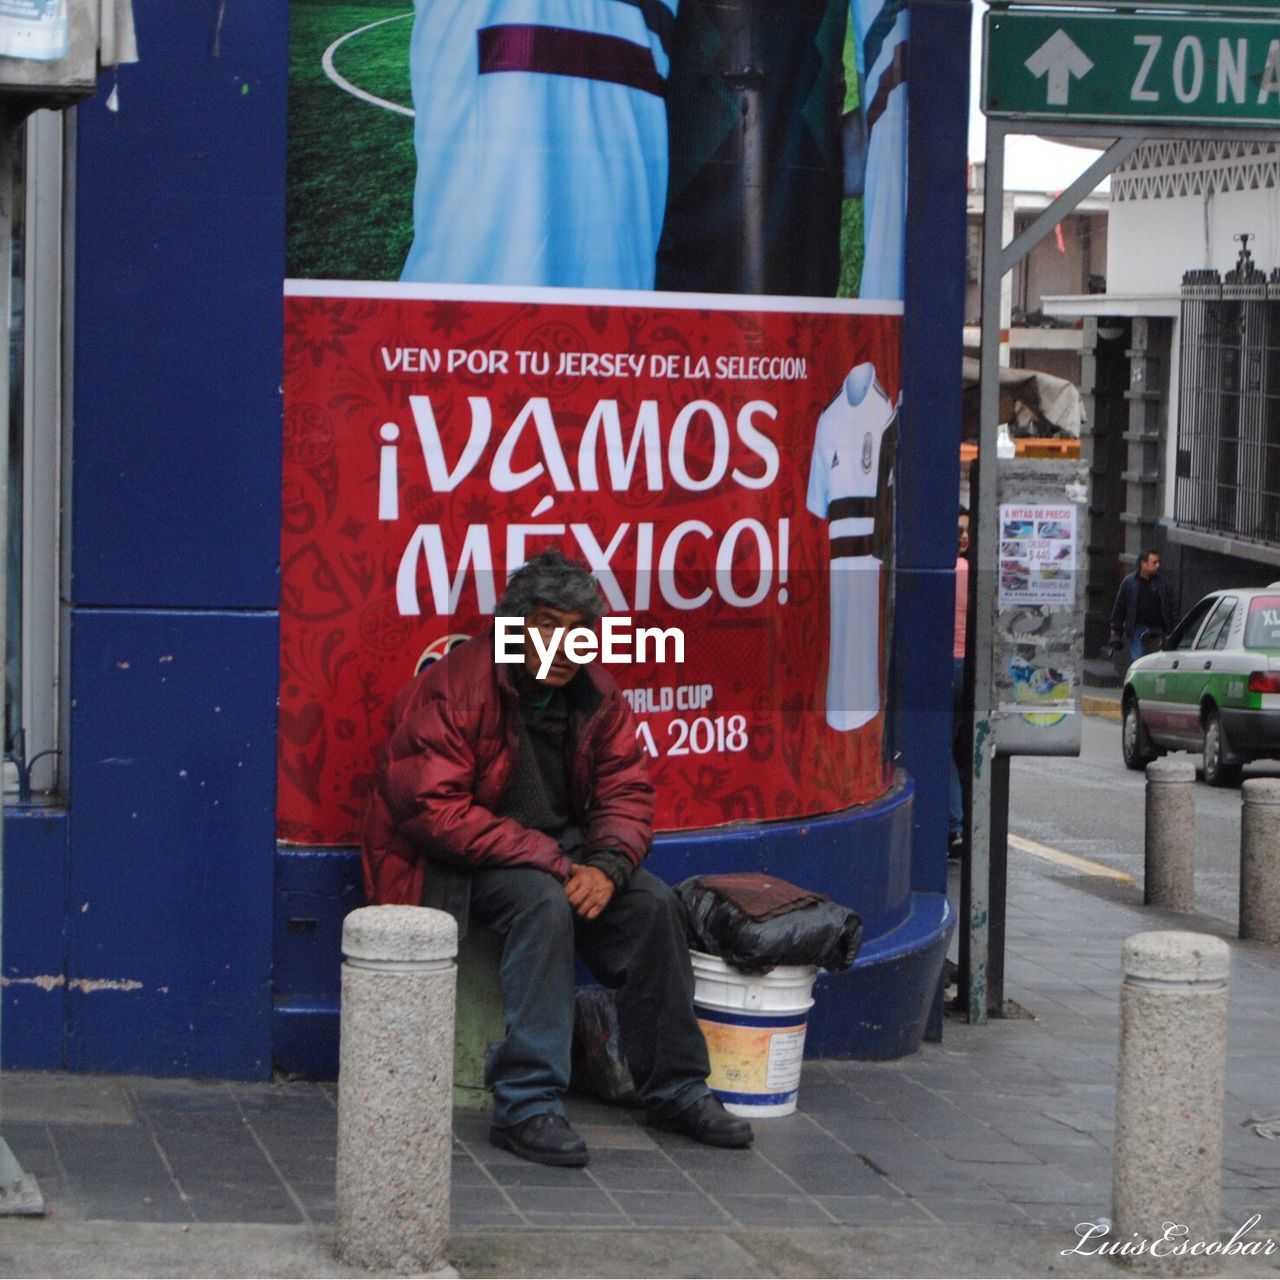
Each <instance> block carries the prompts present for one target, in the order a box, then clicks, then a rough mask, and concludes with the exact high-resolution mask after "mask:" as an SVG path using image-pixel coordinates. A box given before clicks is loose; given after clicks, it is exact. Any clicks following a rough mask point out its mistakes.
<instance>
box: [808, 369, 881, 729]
mask: <svg viewBox="0 0 1280 1280" xmlns="http://www.w3.org/2000/svg"><path fill="white" fill-rule="evenodd" d="M896 418H897V408H896V406H895V405H894V404H893V402H892V401H891V400H890V399H889V396H888V394H887V393H886V391H885V389H884V388H883V387H882V386H881V385H880V382H879V379H877V377H876V370H875V366H874V365H873V364H860V365H857V366H856V367H855V368H854V369H852V370H851V371H850V373H849V375H848V377H846V378H845V380H844V382H843V383H842V384H841V386H840V391H839V393H838V394H837V395H836V398H835V399H834V400H832V402H831V403H830V404H829V405H828V406H827V407H826V409H824V410H823V412H822V415H821V416H820V417H819V419H818V427H817V433H816V437H815V440H814V445H813V459H812V461H811V463H810V466H809V494H808V498H807V501H806V506H807V507H808V508H809V510H810V512H812V514H813V515H815V516H817V517H818V519H820V520H826V521H828V522H829V526H830V527H829V535H830V539H831V631H830V637H829V659H828V667H827V723H828V724H829V725H830V726H831V727H832V728H833V729H838V730H841V731H848V730H852V729H860V728H861V727H862V726H863V725H865V724H867V723H868V722H869V721H871V720H873V719H874V718H875V717H876V715H878V714H879V711H880V575H881V570H882V565H881V563H880V560H879V558H878V557H876V556H875V555H874V554H873V546H874V542H873V539H874V536H875V534H876V532H877V530H876V499H877V497H878V496H880V495H879V486H880V475H881V466H880V453H881V447H882V444H883V441H884V436H885V432H886V431H888V429H889V428H890V427H891V426H892V425H893V423H894V421H895V419H896ZM881 532H882V533H883V532H884V531H883V530H881Z"/></svg>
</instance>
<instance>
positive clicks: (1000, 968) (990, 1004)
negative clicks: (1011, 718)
mask: <svg viewBox="0 0 1280 1280" xmlns="http://www.w3.org/2000/svg"><path fill="white" fill-rule="evenodd" d="M1011 763H1012V761H1011V759H1010V757H1009V756H1002V755H997V756H995V757H993V759H992V761H991V881H990V887H991V891H990V895H989V901H990V904H991V906H990V910H989V912H988V925H987V1013H988V1014H989V1015H990V1016H991V1017H993V1018H1000V1017H1003V1016H1004V928H1005V903H1006V901H1007V899H1008V896H1009V895H1008V889H1009V765H1010V764H1011Z"/></svg>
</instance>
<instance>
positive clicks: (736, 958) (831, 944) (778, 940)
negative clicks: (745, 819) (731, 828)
mask: <svg viewBox="0 0 1280 1280" xmlns="http://www.w3.org/2000/svg"><path fill="white" fill-rule="evenodd" d="M762 891H763V892H762ZM675 892H676V896H677V897H678V898H679V899H680V901H681V902H682V903H683V904H684V908H685V913H686V921H687V927H686V932H687V934H688V938H689V945H690V947H692V948H693V949H694V950H695V951H705V952H707V953H708V954H710V955H713V956H718V957H719V958H720V959H721V960H723V961H724V962H725V963H726V964H730V965H732V966H733V967H734V968H735V969H738V970H740V971H741V972H742V973H757V974H758V973H768V972H769V970H770V969H772V968H773V967H774V966H775V965H780V964H812V965H817V967H818V968H819V969H828V970H830V971H831V972H833V973H838V972H839V971H841V970H842V969H847V968H848V967H849V966H850V965H851V964H852V963H853V961H854V958H855V957H856V956H857V954H858V948H859V947H860V946H861V945H862V921H861V919H859V917H858V913H857V912H856V911H854V910H853V909H852V908H850V907H842V906H841V905H840V904H839V903H838V902H832V901H831V899H830V898H828V897H827V896H826V895H825V894H821V893H811V892H809V891H807V890H804V889H799V888H797V887H796V886H795V885H791V884H788V883H787V882H786V881H785V880H779V879H777V878H776V877H773V876H768V877H765V876H761V875H758V874H751V873H746V874H743V875H718V876H694V877H692V878H691V879H689V880H684V881H682V882H681V883H680V884H678V885H676V887H675ZM770 895H772V898H773V900H774V901H776V902H783V903H785V902H786V900H787V899H791V900H793V905H781V906H775V907H773V908H771V909H767V910H766V913H765V917H764V918H759V917H760V916H761V911H760V910H756V911H755V912H754V914H752V913H749V912H748V911H747V910H744V909H743V907H742V906H741V905H740V903H741V902H743V901H748V902H755V903H765V902H768V901H769V899H770Z"/></svg>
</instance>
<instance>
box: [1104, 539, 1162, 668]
mask: <svg viewBox="0 0 1280 1280" xmlns="http://www.w3.org/2000/svg"><path fill="white" fill-rule="evenodd" d="M1177 621H1178V606H1177V602H1176V601H1175V599H1174V595H1173V586H1172V584H1171V583H1170V582H1169V580H1168V579H1167V578H1166V577H1164V576H1163V574H1161V572H1160V553H1159V552H1158V551H1156V550H1155V549H1154V548H1153V549H1152V550H1150V551H1144V552H1143V553H1142V554H1141V555H1140V556H1139V557H1138V568H1137V570H1136V571H1135V572H1133V573H1131V574H1129V575H1128V576H1127V577H1126V578H1125V579H1124V581H1123V582H1122V583H1121V584H1120V590H1119V591H1117V592H1116V602H1115V606H1114V607H1113V608H1112V610H1111V640H1112V643H1114V642H1115V641H1117V640H1123V643H1124V646H1125V648H1126V649H1127V650H1128V654H1129V661H1130V662H1136V661H1137V660H1138V659H1139V658H1141V657H1142V656H1143V655H1144V654H1147V653H1154V652H1155V650H1157V649H1158V648H1159V647H1160V644H1161V642H1162V641H1163V640H1164V637H1165V636H1166V635H1168V634H1169V632H1170V631H1172V630H1173V627H1174V624H1175V623H1176V622H1177Z"/></svg>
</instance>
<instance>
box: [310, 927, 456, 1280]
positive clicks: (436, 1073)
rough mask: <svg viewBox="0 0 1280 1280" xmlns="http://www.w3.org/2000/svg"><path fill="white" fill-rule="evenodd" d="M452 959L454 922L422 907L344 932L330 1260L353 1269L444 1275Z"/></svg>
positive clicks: (450, 1123) (450, 1127)
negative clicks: (334, 1231) (334, 1211)
mask: <svg viewBox="0 0 1280 1280" xmlns="http://www.w3.org/2000/svg"><path fill="white" fill-rule="evenodd" d="M457 949H458V927H457V924H456V923H455V921H454V919H453V917H452V916H451V915H448V914H447V913H446V912H443V911H433V910H431V909H429V908H427V907H362V908H361V909H360V910H358V911H353V912H352V913H351V914H350V915H349V916H347V918H346V920H344V921H343V925H342V950H343V954H344V955H345V957H346V960H345V963H344V964H343V966H342V1025H341V1037H342V1038H341V1044H340V1047H339V1058H338V1171H337V1183H338V1185H337V1217H338V1224H337V1234H336V1240H335V1252H336V1254H337V1256H338V1258H339V1259H340V1260H341V1261H343V1262H345V1263H348V1264H349V1265H351V1266H357V1267H365V1268H368V1269H370V1270H375V1271H392V1272H398V1273H400V1274H411V1273H416V1274H423V1273H430V1272H442V1271H444V1269H445V1268H446V1266H447V1263H446V1259H445V1237H446V1234H447V1232H448V1228H449V1168H450V1158H451V1154H452V1146H453V1133H452V1130H453V1113H452V1096H453V1019H454V985H455V970H454V964H453V956H454V954H455V952H456V951H457ZM446 1274H454V1273H453V1272H446Z"/></svg>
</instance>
